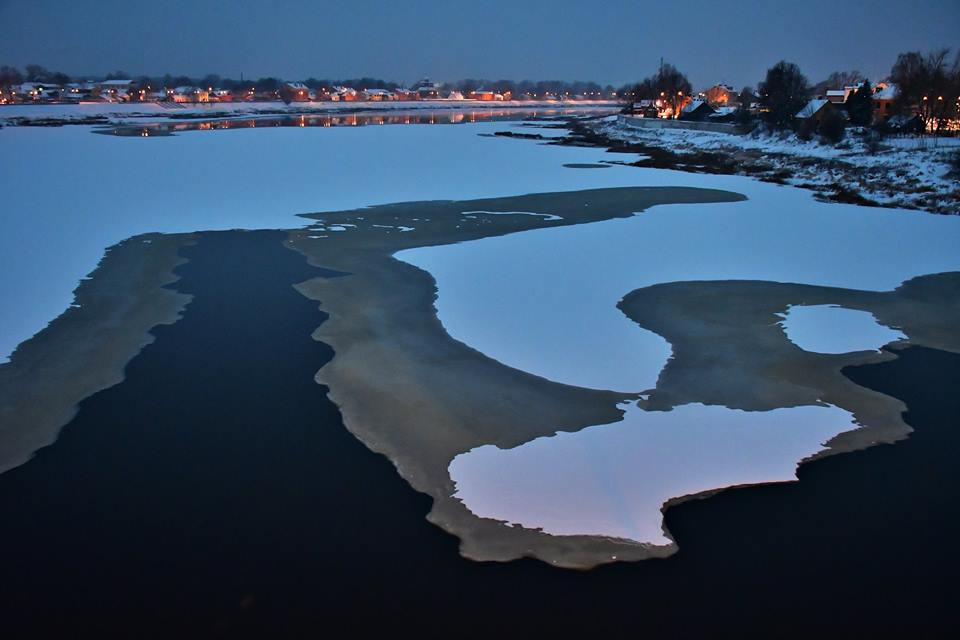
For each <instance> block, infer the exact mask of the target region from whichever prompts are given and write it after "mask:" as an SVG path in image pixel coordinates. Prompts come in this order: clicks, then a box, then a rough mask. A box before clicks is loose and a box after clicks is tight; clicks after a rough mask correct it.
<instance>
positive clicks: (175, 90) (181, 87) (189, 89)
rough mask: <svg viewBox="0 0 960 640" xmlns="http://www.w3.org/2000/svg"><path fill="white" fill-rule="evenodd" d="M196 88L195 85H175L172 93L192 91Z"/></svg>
mask: <svg viewBox="0 0 960 640" xmlns="http://www.w3.org/2000/svg"><path fill="white" fill-rule="evenodd" d="M196 90H197V88H196V87H188V86H186V85H184V86H180V87H177V88H176V89H174V90H173V92H174V93H193V92H194V91H196Z"/></svg>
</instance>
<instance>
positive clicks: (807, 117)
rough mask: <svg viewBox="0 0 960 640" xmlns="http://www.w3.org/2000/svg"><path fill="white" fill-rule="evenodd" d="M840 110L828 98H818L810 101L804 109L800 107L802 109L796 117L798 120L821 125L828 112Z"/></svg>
mask: <svg viewBox="0 0 960 640" xmlns="http://www.w3.org/2000/svg"><path fill="white" fill-rule="evenodd" d="M838 112H839V111H838V109H837V107H835V106H833V103H832V102H830V101H829V100H827V99H826V98H816V99H814V100H811V101H810V102H808V103H807V104H806V105H805V106H804V107H803V109H800V111H798V112H797V115H795V116H794V117H795V118H796V119H797V120H803V121H807V122H811V123H813V124H816V125H819V124H820V121H821V120H823V118H824V117H826V116H827V115H828V114H830V113H838Z"/></svg>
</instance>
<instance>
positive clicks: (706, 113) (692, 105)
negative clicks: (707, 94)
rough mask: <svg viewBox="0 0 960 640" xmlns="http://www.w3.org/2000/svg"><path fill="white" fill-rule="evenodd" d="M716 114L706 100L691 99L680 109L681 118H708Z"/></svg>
mask: <svg viewBox="0 0 960 640" xmlns="http://www.w3.org/2000/svg"><path fill="white" fill-rule="evenodd" d="M714 114H716V111H715V110H714V108H713V107H711V106H710V105H709V104H707V101H706V100H691V101H690V102H688V103H687V104H685V105H684V107H683V109H681V110H680V116H679V119H680V120H706V119H707V118H709V117H710V116H712V115H714Z"/></svg>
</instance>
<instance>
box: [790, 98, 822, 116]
mask: <svg viewBox="0 0 960 640" xmlns="http://www.w3.org/2000/svg"><path fill="white" fill-rule="evenodd" d="M825 104H830V101H829V100H811V101H810V102H808V103H807V104H806V106H805V107H804V108H803V109H800V111H797V115H796V117H797V118H810V117H812V116H813V115H814V114H815V113H816V112H817V111H820V109H823V105H825Z"/></svg>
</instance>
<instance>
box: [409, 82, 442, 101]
mask: <svg viewBox="0 0 960 640" xmlns="http://www.w3.org/2000/svg"><path fill="white" fill-rule="evenodd" d="M442 88H443V86H442V85H441V84H440V83H439V82H434V81H432V80H431V79H430V78H424V79H423V80H421V81H420V82H418V83H417V84H416V85H414V87H413V91H414V92H416V94H417V99H418V100H436V99H437V98H439V97H440V90H441V89H442Z"/></svg>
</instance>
